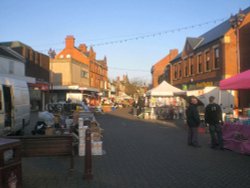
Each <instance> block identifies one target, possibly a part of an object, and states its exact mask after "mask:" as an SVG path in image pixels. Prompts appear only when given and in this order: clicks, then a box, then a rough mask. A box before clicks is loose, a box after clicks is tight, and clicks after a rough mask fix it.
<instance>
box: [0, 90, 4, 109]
mask: <svg viewBox="0 0 250 188" xmlns="http://www.w3.org/2000/svg"><path fill="white" fill-rule="evenodd" d="M2 105H3V102H2V91H1V90H0V111H1V110H3V107H2Z"/></svg>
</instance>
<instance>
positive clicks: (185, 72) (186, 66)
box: [184, 60, 189, 77]
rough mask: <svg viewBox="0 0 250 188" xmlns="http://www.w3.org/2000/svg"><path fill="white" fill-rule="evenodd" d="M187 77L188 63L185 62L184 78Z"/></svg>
mask: <svg viewBox="0 0 250 188" xmlns="http://www.w3.org/2000/svg"><path fill="white" fill-rule="evenodd" d="M188 75H189V72H188V61H187V60H185V62H184V76H185V77H187V76H188Z"/></svg>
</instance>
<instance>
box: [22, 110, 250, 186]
mask: <svg viewBox="0 0 250 188" xmlns="http://www.w3.org/2000/svg"><path fill="white" fill-rule="evenodd" d="M127 112H128V111H127V109H121V110H118V111H114V112H111V113H107V114H104V115H97V116H96V118H97V120H98V121H99V122H100V124H101V127H102V128H103V129H104V139H103V141H104V143H103V144H104V146H103V147H104V150H105V152H106V154H105V155H103V156H94V157H93V175H94V179H93V180H92V181H90V182H87V181H85V180H83V178H82V177H83V171H84V157H78V156H76V157H75V167H76V169H75V171H74V172H73V173H72V174H70V173H69V171H68V169H69V161H68V160H69V158H67V157H65V158H64V157H58V158H57V157H50V158H24V159H23V160H22V168H23V187H24V188H40V187H41V188H57V187H58V188H64V187H65V188H78V187H90V188H106V187H107V188H123V187H124V188H137V187H138V188H172V187H174V188H179V187H180V188H182V187H185V188H186V187H187V188H189V187H192V188H196V187H197V188H198V187H199V188H201V187H202V188H206V187H207V188H219V187H227V188H231V187H232V188H235V187H239V188H249V187H250V168H249V167H250V157H249V156H246V155H240V154H238V153H235V152H232V151H228V150H224V151H220V150H212V149H210V148H209V146H208V142H209V136H208V135H206V134H203V135H201V136H200V142H201V145H202V148H193V147H190V146H187V144H186V137H187V135H186V134H187V133H186V130H185V128H184V127H183V124H182V123H181V122H180V121H179V122H177V123H176V122H162V121H145V120H139V119H137V118H135V117H133V116H132V115H130V114H128V113H127Z"/></svg>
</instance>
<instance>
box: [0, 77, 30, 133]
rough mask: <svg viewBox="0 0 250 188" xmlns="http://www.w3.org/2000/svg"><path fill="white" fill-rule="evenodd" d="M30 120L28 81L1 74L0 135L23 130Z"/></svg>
mask: <svg viewBox="0 0 250 188" xmlns="http://www.w3.org/2000/svg"><path fill="white" fill-rule="evenodd" d="M29 122H30V96H29V89H28V86H27V82H26V81H24V80H18V79H15V78H9V77H2V76H0V136H3V135H8V134H13V133H17V132H19V131H21V130H22V129H23V126H24V125H27V124H28V123H29Z"/></svg>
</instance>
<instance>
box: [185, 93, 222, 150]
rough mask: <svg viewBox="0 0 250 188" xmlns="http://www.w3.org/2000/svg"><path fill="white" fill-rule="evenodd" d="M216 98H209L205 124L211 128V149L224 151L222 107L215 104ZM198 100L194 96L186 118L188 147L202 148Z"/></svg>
mask: <svg viewBox="0 0 250 188" xmlns="http://www.w3.org/2000/svg"><path fill="white" fill-rule="evenodd" d="M214 100H215V97H213V96H210V97H209V104H208V105H207V106H206V108H205V124H206V125H208V127H209V133H210V137H211V148H213V149H215V148H217V147H218V148H219V149H221V150H223V148H224V147H223V139H222V130H221V125H222V123H223V121H222V110H221V107H220V106H219V105H218V104H216V103H215V102H214ZM197 104H198V100H197V98H196V97H194V96H192V97H191V98H190V101H189V106H188V108H187V110H186V118H187V125H188V145H189V146H193V147H201V146H200V144H199V142H198V127H199V126H200V123H201V120H200V116H199V112H198V109H197Z"/></svg>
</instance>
